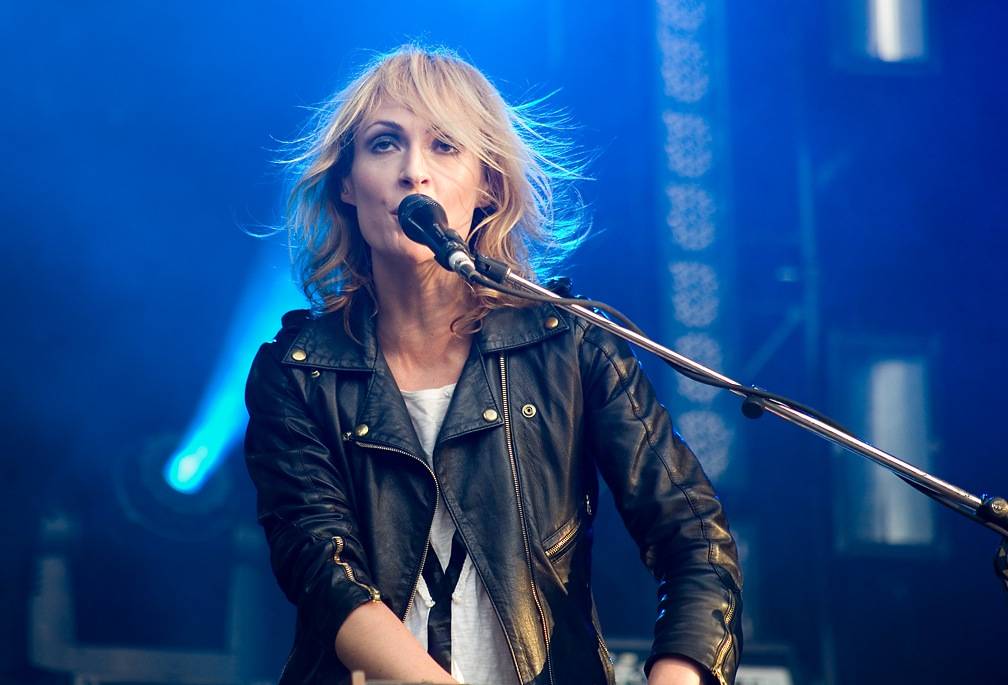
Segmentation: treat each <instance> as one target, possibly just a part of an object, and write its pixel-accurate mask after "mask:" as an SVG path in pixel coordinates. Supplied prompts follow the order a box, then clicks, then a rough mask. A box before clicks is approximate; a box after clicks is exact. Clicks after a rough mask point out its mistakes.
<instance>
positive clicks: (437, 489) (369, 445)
mask: <svg viewBox="0 0 1008 685" xmlns="http://www.w3.org/2000/svg"><path fill="white" fill-rule="evenodd" d="M354 444H356V445H358V446H360V447H366V448H368V449H375V450H384V451H386V452H395V453H396V454H404V455H406V456H407V457H409V458H410V459H413V460H415V461H417V462H419V463H420V464H422V465H423V467H424V468H425V469H427V473H429V474H430V477H431V480H432V481H433V482H434V494H435V497H436V499H435V500H434V511H432V512H431V517H430V523H428V524H427V544H425V545H424V548H423V553H422V554H421V555H420V566H419V567H418V568H417V569H416V571H415V573H414V576H413V591H412V592H410V596H409V599H407V600H406V609H405V610H404V611H403V613H402V615H401V616H400V617H399V620H400V621H403V622H405V621H406V616H407V615H408V614H409V611H410V609H412V608H413V600H414V598H415V597H416V593H417V587H418V586H419V585H420V576H421V575H422V574H423V567H424V564H425V563H427V550H428V548H430V533H431V529H432V528H433V527H434V514H435V512H437V507H438V503H439V502H440V501H441V486H440V485H438V482H437V477H436V476H435V475H434V471H433V470H432V469H431V467H430V466H429V465H428V464H427V462H426V461H424V460H423V459H421V458H419V457H417V456H416V455H414V454H411V453H410V452H407V451H406V450H401V449H399V448H398V447H389V446H387V445H379V444H378V443H374V442H355V443H354Z"/></svg>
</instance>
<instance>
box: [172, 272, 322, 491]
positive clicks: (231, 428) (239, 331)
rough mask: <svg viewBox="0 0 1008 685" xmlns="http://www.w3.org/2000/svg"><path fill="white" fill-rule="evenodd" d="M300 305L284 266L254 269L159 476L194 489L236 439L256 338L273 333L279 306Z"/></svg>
mask: <svg viewBox="0 0 1008 685" xmlns="http://www.w3.org/2000/svg"><path fill="white" fill-rule="evenodd" d="M299 306H300V307H303V306H304V299H303V297H302V296H300V295H299V293H297V291H296V290H295V288H294V286H293V285H292V283H291V279H290V277H289V275H288V273H287V271H286V269H282V268H277V267H276V266H274V265H272V264H268V263H264V264H263V266H262V268H260V269H259V270H258V271H257V272H255V273H254V275H253V278H252V279H251V281H250V285H249V287H248V290H247V291H246V293H245V297H244V299H243V301H242V302H241V304H240V306H239V307H238V308H237V310H236V311H235V315H234V321H233V324H232V328H231V332H230V334H229V336H228V337H227V339H226V340H225V344H224V346H223V353H222V354H221V356H220V359H219V362H218V365H217V370H216V372H215V374H214V376H213V378H212V379H211V382H210V383H209V384H208V385H207V388H206V391H205V392H204V394H203V400H202V402H201V403H200V405H199V407H198V409H197V411H196V413H195V415H194V417H193V420H192V422H191V424H190V426H189V428H188V430H187V431H186V432H185V434H184V437H183V439H182V441H181V442H180V446H179V448H178V450H177V451H176V452H175V453H174V455H172V456H171V457H170V458H169V460H168V462H167V463H166V464H165V467H164V478H165V480H166V481H167V482H168V484H169V485H170V486H171V487H172V488H174V489H175V490H177V491H179V492H182V493H187V494H194V493H196V492H198V491H199V490H200V488H201V487H202V486H203V484H204V483H205V482H206V480H207V478H209V477H210V475H211V474H212V473H213V471H214V469H215V468H216V467H217V466H218V465H219V464H220V462H221V460H222V459H223V458H224V456H225V455H227V454H228V452H229V451H230V450H232V449H233V448H234V447H235V446H236V445H237V443H238V441H239V440H240V438H241V436H242V433H243V431H244V429H245V424H246V421H247V420H248V415H247V414H246V412H245V402H244V397H245V379H246V378H247V376H248V370H249V366H250V365H251V364H252V359H253V357H254V356H255V353H256V351H257V350H258V349H259V346H260V344H262V343H263V342H264V341H266V340H269V339H271V338H272V337H273V334H274V333H275V332H276V330H277V329H278V328H279V325H280V317H281V316H282V315H283V313H284V312H286V311H288V310H290V309H295V308H297V307H299Z"/></svg>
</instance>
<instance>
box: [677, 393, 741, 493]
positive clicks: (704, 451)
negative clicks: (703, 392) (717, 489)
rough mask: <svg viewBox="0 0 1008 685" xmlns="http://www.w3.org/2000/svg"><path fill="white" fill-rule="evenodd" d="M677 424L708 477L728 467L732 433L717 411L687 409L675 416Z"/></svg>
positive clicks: (719, 473)
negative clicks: (677, 417)
mask: <svg viewBox="0 0 1008 685" xmlns="http://www.w3.org/2000/svg"><path fill="white" fill-rule="evenodd" d="M677 428H678V430H679V432H680V434H682V436H683V439H684V440H686V443H687V444H688V445H689V446H690V449H692V450H693V452H694V453H696V455H697V459H699V460H700V464H701V465H702V466H703V468H704V471H705V472H706V473H707V475H708V476H709V477H710V478H711V479H716V478H718V477H720V476H721V475H722V474H723V473H724V472H725V471H726V470H727V469H728V456H729V454H730V452H731V445H732V439H733V437H734V436H733V434H732V431H731V429H730V428H728V424H726V423H725V420H724V419H723V418H722V417H721V415H720V414H718V413H717V412H713V411H709V410H706V409H699V410H694V411H688V412H686V413H685V414H683V415H681V416H680V417H679V420H678V421H677Z"/></svg>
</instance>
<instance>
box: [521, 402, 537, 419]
mask: <svg viewBox="0 0 1008 685" xmlns="http://www.w3.org/2000/svg"><path fill="white" fill-rule="evenodd" d="M535 415H536V408H535V405H534V404H526V405H524V406H523V407H522V416H524V417H525V418H526V419H531V418H532V417H533V416H535Z"/></svg>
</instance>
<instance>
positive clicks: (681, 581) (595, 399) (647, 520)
mask: <svg viewBox="0 0 1008 685" xmlns="http://www.w3.org/2000/svg"><path fill="white" fill-rule="evenodd" d="M577 325H578V327H579V328H581V329H582V330H581V332H582V334H583V338H582V339H581V343H580V345H581V365H582V374H583V379H584V380H583V383H584V385H583V387H584V395H585V418H584V421H585V428H586V435H587V438H588V441H589V445H590V449H591V450H592V452H593V454H594V456H595V459H596V461H597V464H598V467H599V470H600V472H601V473H602V476H603V478H605V480H606V482H607V483H608V485H609V487H610V489H611V490H612V493H613V497H614V498H615V501H616V506H617V509H618V510H619V513H620V515H621V516H622V518H623V521H624V523H625V525H626V527H627V529H628V531H629V532H630V534H631V535H632V536H633V538H634V540H635V541H636V542H637V545H638V547H639V548H640V552H641V558H642V560H643V561H644V563H645V564H646V565H647V567H648V568H649V569H650V570H651V572H652V573H653V574H654V575H655V577H656V578H657V579H658V581H659V587H658V619H657V621H656V623H655V639H654V644H653V648H652V652H651V656H650V658H649V659H648V661H647V664H646V666H645V670H646V671H649V670H650V667H651V665H652V664H653V663H654V661H655V660H656V659H657V658H659V657H661V656H684V657H687V658H689V659H691V660H693V661H694V662H696V663H697V664H699V665H701V666H702V667H703V668H704V669H706V670H707V678H708V680H710V681H711V682H717V683H721V684H722V685H724V684H726V683H732V682H734V679H735V671H736V668H737V666H738V659H739V655H740V652H741V648H742V632H741V609H742V602H741V587H742V576H741V571H740V569H739V565H738V554H737V551H736V548H735V542H734V540H733V539H732V537H731V534H730V532H729V530H728V524H727V521H726V520H725V516H724V513H723V511H722V508H721V503H720V501H719V500H718V499H717V497H716V496H715V494H714V491H713V489H712V488H711V485H710V482H709V481H708V480H707V477H706V475H705V474H704V472H703V469H702V468H701V466H700V464H699V462H698V461H697V459H696V457H695V456H694V455H693V453H692V452H691V451H690V449H689V448H688V447H687V446H686V444H685V443H684V442H683V441H682V439H681V437H680V436H679V435H678V433H676V432H675V430H674V429H673V427H672V422H671V420H670V418H669V415H668V412H667V411H666V410H665V408H664V407H663V406H662V405H661V404H660V403H659V402H658V400H657V398H656V396H655V392H654V389H653V387H652V386H651V383H650V382H649V381H648V379H647V378H646V377H645V375H644V373H643V372H642V370H641V368H640V365H639V363H638V361H637V359H636V358H635V357H634V355H633V353H632V351H631V350H630V347H629V345H628V344H627V343H626V342H624V341H623V340H622V339H620V338H618V337H616V336H614V335H612V334H610V333H608V332H606V331H604V330H603V329H600V328H598V327H594V326H585V325H583V324H580V323H578V324H577Z"/></svg>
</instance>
